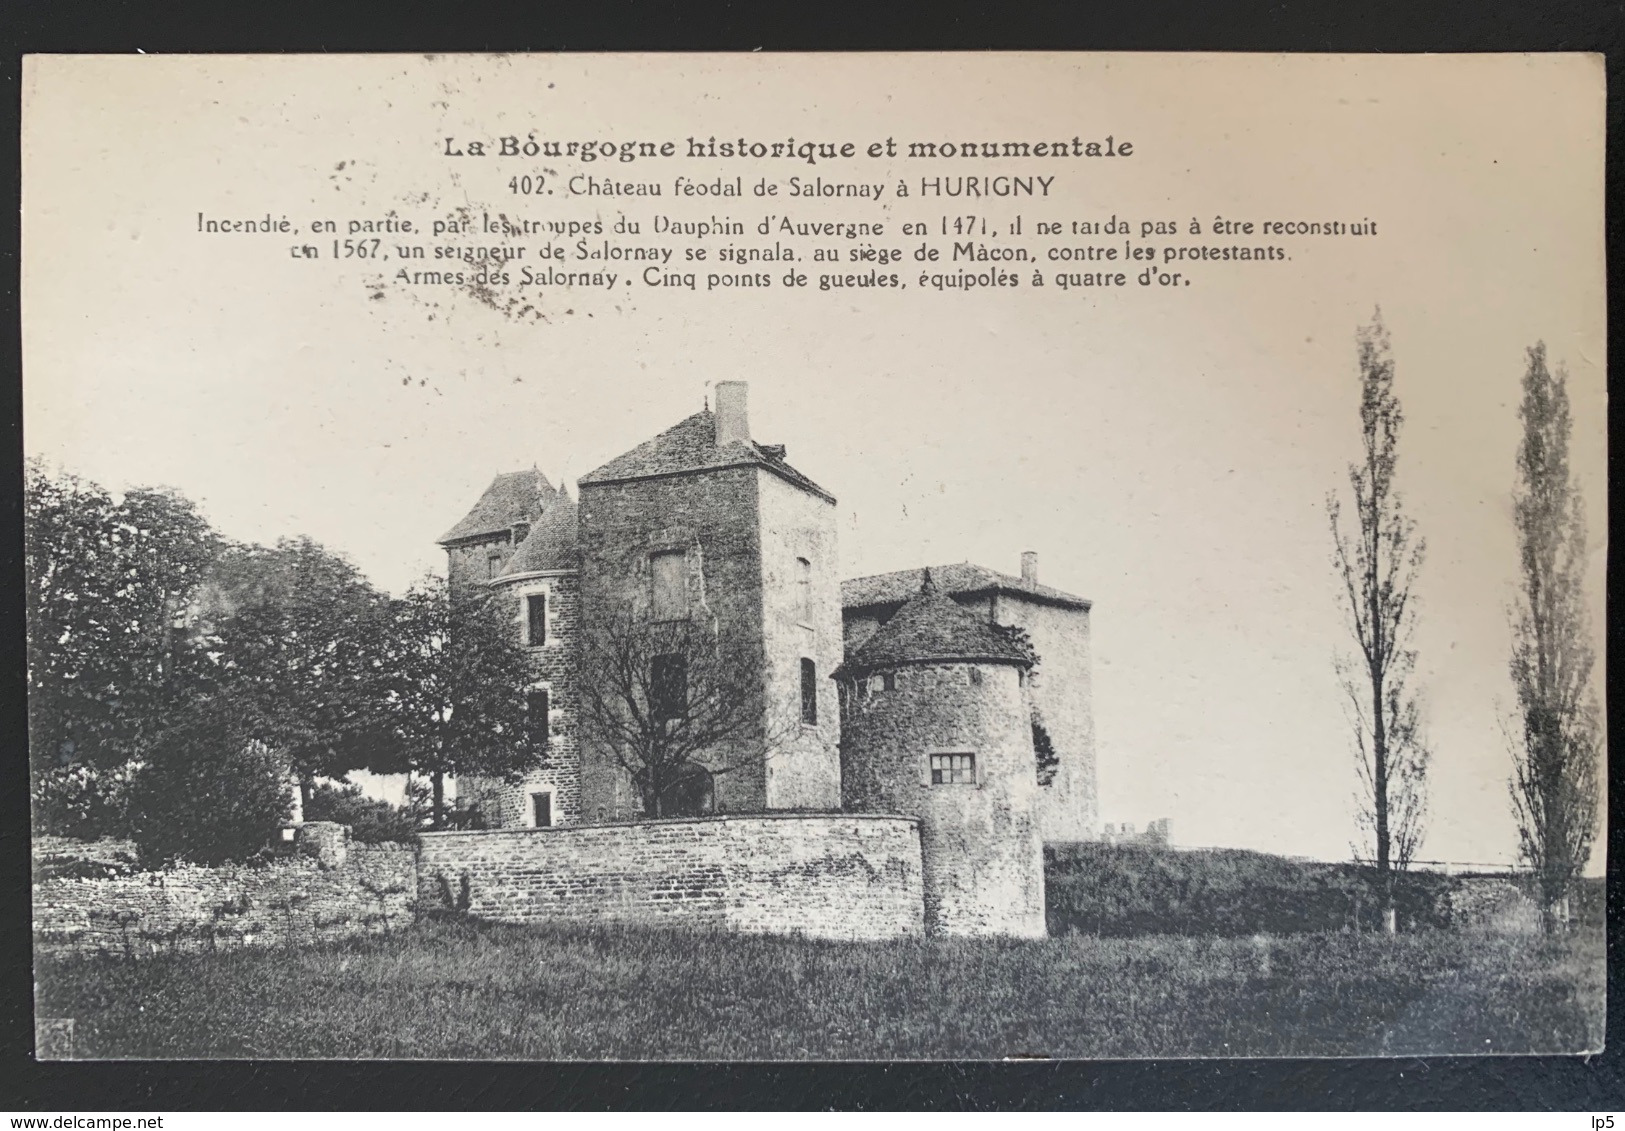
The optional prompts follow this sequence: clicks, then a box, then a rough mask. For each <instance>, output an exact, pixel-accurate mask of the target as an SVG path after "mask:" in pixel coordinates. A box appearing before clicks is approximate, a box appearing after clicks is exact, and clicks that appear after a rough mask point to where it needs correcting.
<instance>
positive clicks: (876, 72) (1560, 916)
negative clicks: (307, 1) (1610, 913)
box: [21, 52, 1608, 1062]
mask: <svg viewBox="0 0 1625 1131" xmlns="http://www.w3.org/2000/svg"><path fill="white" fill-rule="evenodd" d="M22 103H23V119H22V236H23V244H22V251H23V255H22V289H21V300H22V314H23V321H22V344H23V370H22V374H23V403H24V418H23V425H24V439H23V446H24V453H25V456H26V461H27V462H26V468H25V473H24V498H23V523H24V546H23V548H24V554H25V590H26V592H25V600H26V613H27V664H28V669H27V680H28V682H27V694H28V703H27V710H28V771H27V772H28V795H29V805H30V813H31V828H30V838H29V839H30V844H31V849H32V852H31V856H32V889H31V897H32V940H33V955H32V958H33V972H34V1003H33V1004H34V1054H35V1056H36V1057H37V1058H38V1059H40V1060H89V1061H125V1060H137V1061H141V1060H186V1061H219V1060H434V1061H444V1060H470V1061H534V1062H558V1061H615V1062H624V1061H634V1062H640V1061H673V1062H743V1061H773V1062H785V1061H1003V1060H1011V1059H1054V1060H1108V1059H1109V1060H1121V1059H1146V1058H1156V1059H1179V1058H1244V1057H1245V1058H1257V1057H1265V1058H1288V1057H1290V1058H1321V1057H1428V1056H1447V1055H1448V1056H1462V1055H1470V1056H1509V1055H1530V1054H1542V1055H1549V1054H1562V1055H1583V1054H1594V1053H1597V1052H1600V1051H1601V1050H1602V1048H1603V1044H1604V1018H1605V1000H1606V980H1607V979H1606V964H1605V946H1604V944H1605V939H1604V934H1605V932H1604V888H1603V877H1604V864H1605V859H1604V857H1605V851H1604V850H1605V843H1604V841H1605V834H1606V829H1605V817H1606V794H1607V752H1606V748H1605V740H1606V733H1607V729H1606V719H1605V715H1604V689H1605V686H1606V680H1605V671H1604V649H1603V645H1604V634H1605V629H1606V624H1607V620H1606V610H1605V566H1606V554H1607V535H1608V529H1607V489H1608V482H1607V457H1608V452H1607V441H1608V436H1607V428H1606V412H1607V382H1606V348H1607V346H1606V333H1605V331H1606V322H1607V311H1606V299H1605V271H1604V253H1603V221H1604V187H1603V154H1604V136H1605V129H1604V74H1603V66H1602V62H1601V59H1600V57H1597V56H1590V55H1581V54H1551V55H1471V54H1463V55H1452V56H1445V55H1437V56H1425V55H1397V54H1396V55H1385V56H1377V55H1312V54H1305V55H1292V56H1288V55H1264V54H1257V55H1252V54H1232V55H1219V54H1188V55H1172V54H1158V53H1139V54H1127V53H1124V54H1111V53H1101V54H1091V53H1044V52H1034V53H999V52H991V53H981V54H974V55H972V54H935V53H921V54H908V55H904V54H885V53H878V54H826V55H796V54H780V55H774V54H771V53H769V54H762V55H752V54H732V55H722V54H714V55H707V54H681V53H673V54H661V55H600V54H579V55H547V54H533V55H526V54H519V55H464V54H451V55H350V56H345V55H338V54H334V55H326V56H316V55H280V56H271V55H194V56H183V55H164V54H154V55H142V56H135V55H123V56H119V55H103V56H90V55H81V56H75V55H35V56H30V57H28V58H27V59H26V60H25V65H24V70H23V99H22Z"/></svg>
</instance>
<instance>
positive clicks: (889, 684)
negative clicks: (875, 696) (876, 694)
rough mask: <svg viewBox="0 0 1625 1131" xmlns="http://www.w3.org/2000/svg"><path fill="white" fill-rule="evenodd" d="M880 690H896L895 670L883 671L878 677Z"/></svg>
mask: <svg viewBox="0 0 1625 1131" xmlns="http://www.w3.org/2000/svg"><path fill="white" fill-rule="evenodd" d="M880 690H882V691H896V690H897V673H896V672H885V673H883V674H882V675H881V677H880Z"/></svg>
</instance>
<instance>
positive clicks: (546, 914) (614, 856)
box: [418, 813, 924, 939]
mask: <svg viewBox="0 0 1625 1131" xmlns="http://www.w3.org/2000/svg"><path fill="white" fill-rule="evenodd" d="M418 884H419V887H418V905H419V907H421V908H428V907H435V906H442V907H445V906H449V907H453V908H457V907H459V906H460V905H462V904H464V903H466V907H463V908H462V909H463V910H466V911H467V912H468V913H469V914H471V915H474V916H476V917H478V918H482V919H489V920H494V921H498V922H507V923H527V922H576V923H608V922H622V923H639V924H645V925H652V926H682V927H697V928H704V929H711V930H727V931H741V932H749V933H759V934H798V933H799V934H803V935H806V936H808V937H812V938H829V939H886V938H897V937H900V936H906V935H914V936H917V935H920V934H922V933H923V932H924V893H923V889H922V886H921V869H920V832H919V822H918V821H917V820H916V819H914V818H912V817H899V816H876V815H870V814H862V815H859V814H837V813H777V814H758V815H752V816H723V817H706V818H698V819H693V820H668V821H641V822H638V823H636V824H614V825H581V826H575V827H564V828H551V829H494V830H487V831H483V832H442V833H426V834H424V835H423V837H422V838H421V847H420V849H419V864H418ZM465 885H466V886H465Z"/></svg>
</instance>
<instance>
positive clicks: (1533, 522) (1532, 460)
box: [1510, 343, 1601, 931]
mask: <svg viewBox="0 0 1625 1131" xmlns="http://www.w3.org/2000/svg"><path fill="white" fill-rule="evenodd" d="M1518 415H1519V416H1520V417H1521V418H1522V419H1523V442H1522V443H1521V444H1520V445H1519V447H1518V484H1517V487H1516V488H1515V489H1514V492H1513V506H1512V518H1513V522H1514V524H1515V525H1516V527H1517V532H1518V567H1519V587H1518V599H1517V603H1516V605H1515V606H1514V610H1513V624H1512V628H1513V645H1512V663H1511V673H1512V683H1513V685H1514V687H1516V688H1517V693H1518V708H1519V714H1520V716H1521V722H1522V734H1521V741H1518V742H1514V748H1513V759H1512V761H1513V772H1512V780H1511V783H1510V785H1511V793H1512V808H1513V814H1514V816H1515V817H1516V818H1517V822H1518V836H1519V840H1520V846H1521V849H1522V855H1523V857H1524V859H1525V860H1526V861H1527V862H1528V863H1529V864H1530V866H1531V867H1532V868H1533V870H1534V873H1535V879H1536V882H1537V884H1538V886H1539V889H1540V897H1541V905H1542V911H1543V915H1542V918H1543V922H1544V925H1545V927H1546V929H1547V930H1548V931H1550V930H1553V929H1554V928H1556V927H1557V926H1559V925H1561V924H1562V923H1563V922H1564V921H1565V920H1566V919H1567V906H1566V905H1567V900H1568V896H1569V893H1570V890H1571V888H1572V886H1573V883H1574V881H1575V879H1576V878H1577V877H1578V876H1579V875H1580V872H1581V870H1582V869H1583V868H1584V867H1585V865H1586V862H1587V861H1588V860H1589V859H1590V857H1591V846H1592V842H1593V840H1594V839H1595V837H1596V830H1597V807H1598V774H1597V763H1598V761H1599V754H1600V752H1601V741H1600V732H1601V726H1600V720H1599V718H1598V709H1597V700H1596V695H1595V692H1594V690H1593V688H1592V683H1591V675H1592V668H1593V664H1594V659H1595V657H1594V653H1593V651H1592V645H1591V632H1590V624H1589V621H1588V617H1587V615H1586V608H1585V595H1584V591H1583V583H1584V578H1585V563H1586V527H1585V513H1584V507H1583V504H1582V501H1581V498H1580V492H1579V489H1578V487H1577V486H1576V485H1575V483H1574V480H1573V477H1572V476H1571V474H1570V471H1569V436H1570V433H1571V431H1572V419H1571V417H1570V409H1569V393H1568V382H1567V378H1566V375H1565V374H1564V373H1563V372H1562V370H1561V369H1560V370H1558V371H1557V372H1556V373H1555V374H1554V373H1553V372H1552V371H1551V370H1550V369H1549V368H1548V367H1547V364H1546V346H1545V343H1538V344H1536V345H1535V346H1534V348H1532V349H1530V350H1529V352H1528V364H1527V367H1526V369H1525V372H1524V377H1523V403H1522V405H1521V406H1520V407H1519V410H1518Z"/></svg>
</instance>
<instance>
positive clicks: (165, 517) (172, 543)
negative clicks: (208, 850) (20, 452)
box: [23, 463, 221, 831]
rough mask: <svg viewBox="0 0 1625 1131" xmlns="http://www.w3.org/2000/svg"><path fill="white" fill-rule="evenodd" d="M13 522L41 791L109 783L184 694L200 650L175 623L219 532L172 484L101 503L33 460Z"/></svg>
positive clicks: (34, 764) (97, 495)
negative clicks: (19, 543)
mask: <svg viewBox="0 0 1625 1131" xmlns="http://www.w3.org/2000/svg"><path fill="white" fill-rule="evenodd" d="M23 521H24V551H25V569H26V586H25V592H26V598H25V600H26V608H27V620H28V715H29V751H30V763H31V768H32V769H33V771H34V776H35V780H36V784H37V785H38V786H39V787H40V788H43V789H45V790H46V791H47V793H50V792H51V790H52V789H53V788H54V787H53V786H52V785H51V784H50V783H52V782H54V783H55V784H56V786H62V787H69V786H70V783H71V782H73V781H77V782H78V783H79V784H81V785H88V784H89V783H93V782H100V783H107V782H114V781H117V780H118V771H119V769H120V767H123V766H125V765H126V764H127V763H129V762H130V761H131V760H132V759H135V758H137V757H139V756H140V754H141V751H142V749H143V747H144V745H145V743H146V742H147V741H148V740H149V739H150V738H151V737H152V735H154V734H155V733H156V732H157V731H158V730H159V729H160V728H161V727H163V726H164V725H165V724H166V723H167V721H168V719H169V718H170V717H171V716H172V714H173V713H174V711H175V710H176V709H177V707H178V706H179V705H180V704H183V703H185V702H186V701H187V699H188V698H189V697H190V696H191V695H192V694H193V693H194V692H195V680H196V678H197V672H198V664H199V660H200V657H199V656H198V654H197V653H196V652H195V650H194V649H192V648H191V646H190V641H189V640H188V639H187V637H186V634H185V633H184V632H182V631H180V630H179V628H178V626H179V625H180V624H181V623H182V621H183V618H184V614H185V612H186V610H187V609H188V607H189V606H190V604H191V602H192V600H193V598H194V596H195V594H196V592H197V590H198V587H199V584H200V583H201V581H202V579H203V577H204V575H205V572H206V570H207V569H208V567H209V565H210V563H211V562H212V561H213V560H214V559H215V558H216V556H217V555H218V553H219V551H220V546H221V542H220V539H219V537H218V536H217V535H216V534H215V532H214V531H213V529H212V528H211V527H210V526H209V524H208V522H207V521H206V520H205V519H204V518H203V517H202V516H201V515H200V514H199V513H198V512H197V509H196V507H194V506H193V504H192V503H190V502H189V501H187V500H186V499H184V498H182V497H181V496H180V495H178V494H175V493H174V492H171V491H161V490H149V489H145V488H141V489H134V490H131V491H128V492H126V493H125V494H124V495H123V496H122V497H120V498H114V496H113V495H112V494H111V493H109V492H108V491H107V490H106V489H104V488H102V487H100V486H98V485H97V484H95V483H92V482H90V481H88V480H84V479H79V478H77V477H75V476H72V475H67V474H55V475H53V474H51V473H49V472H48V471H47V470H46V469H45V468H44V467H43V466H41V465H39V464H37V463H35V464H30V465H29V467H28V468H27V471H26V474H25V481H24V495H23ZM75 767H84V769H85V772H84V773H82V774H74V773H70V772H69V771H70V770H72V769H73V768H75ZM56 795H57V796H59V797H60V790H58V791H57V794H56ZM53 814H56V815H58V816H60V815H62V811H61V810H59V809H55V808H53V806H52V804H47V805H45V806H44V807H43V808H42V810H41V814H40V817H39V819H40V820H44V821H46V822H49V821H51V820H54V819H55V817H54V816H53ZM109 831H112V830H109Z"/></svg>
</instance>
